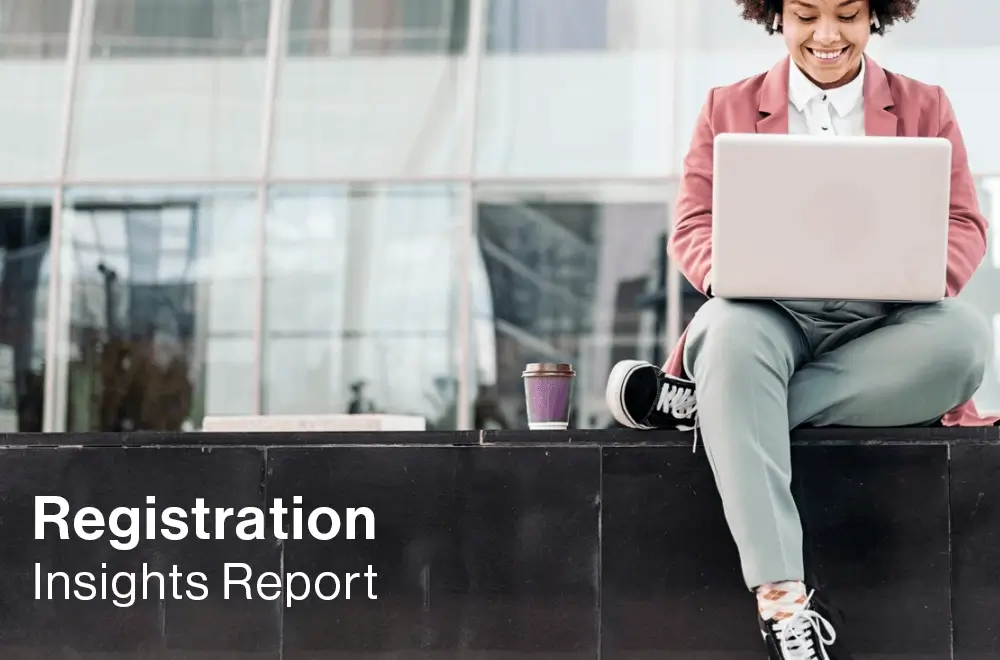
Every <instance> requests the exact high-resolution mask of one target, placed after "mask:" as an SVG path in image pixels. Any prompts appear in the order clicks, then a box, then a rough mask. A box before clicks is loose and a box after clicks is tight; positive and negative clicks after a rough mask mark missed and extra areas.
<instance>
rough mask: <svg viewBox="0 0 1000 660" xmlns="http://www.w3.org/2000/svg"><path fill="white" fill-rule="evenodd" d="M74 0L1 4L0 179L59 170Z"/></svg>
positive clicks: (18, 178)
mask: <svg viewBox="0 0 1000 660" xmlns="http://www.w3.org/2000/svg"><path fill="white" fill-rule="evenodd" d="M71 7H72V0H8V1H6V2H0V89H4V90H6V92H5V93H4V94H0V126H3V127H4V128H3V130H2V131H0V154H3V157H0V181H31V180H35V181H37V180H40V179H53V178H55V177H56V176H58V174H59V162H58V161H59V149H60V142H59V137H60V133H61V131H60V129H61V124H62V109H63V102H64V100H65V93H64V87H65V84H66V43H67V40H68V33H69V19H70V9H71Z"/></svg>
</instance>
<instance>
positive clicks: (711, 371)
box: [607, 0, 997, 659]
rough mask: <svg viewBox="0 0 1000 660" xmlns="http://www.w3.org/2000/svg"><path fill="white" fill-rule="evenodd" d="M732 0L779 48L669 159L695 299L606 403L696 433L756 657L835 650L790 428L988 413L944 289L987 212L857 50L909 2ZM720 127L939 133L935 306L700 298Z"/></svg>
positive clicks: (838, 651) (972, 328) (909, 95)
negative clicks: (794, 481) (940, 217)
mask: <svg viewBox="0 0 1000 660" xmlns="http://www.w3.org/2000/svg"><path fill="white" fill-rule="evenodd" d="M737 1H738V4H740V5H741V6H742V8H743V16H744V18H746V19H747V20H749V21H753V22H756V23H760V24H762V25H764V26H765V28H766V29H767V31H768V32H769V33H771V34H774V33H781V34H782V35H783V37H784V40H785V45H786V46H787V48H788V55H789V56H788V57H787V58H784V59H783V60H782V61H781V62H779V63H778V64H777V65H775V66H774V68H772V69H771V70H770V71H768V72H766V73H763V74H760V75H757V76H754V77H752V78H749V79H746V80H743V81H740V82H737V83H735V84H733V85H729V86H727V87H721V88H717V89H714V90H712V91H711V92H710V94H709V96H708V100H707V102H706V103H705V106H704V108H703V109H702V112H701V115H700V117H699V119H698V122H697V125H696V127H695V132H694V138H693V140H692V143H691V148H690V151H689V153H688V155H687V158H686V159H685V161H684V173H683V177H682V180H681V184H680V190H679V192H678V199H677V209H676V214H675V217H676V222H675V228H674V231H673V234H672V236H671V237H670V254H671V256H672V257H673V258H674V259H675V260H676V262H677V263H678V264H679V267H680V269H681V271H682V272H683V273H684V275H685V276H686V277H687V278H688V280H689V281H690V282H691V283H692V284H693V285H694V286H695V288H697V289H698V290H699V291H701V292H702V293H704V294H705V295H706V296H708V297H709V300H708V301H707V302H706V303H705V304H704V305H703V306H702V307H701V309H700V310H699V311H698V313H697V314H696V315H695V317H694V319H693V321H692V323H691V325H690V327H689V328H688V329H687V330H686V331H685V334H684V337H683V338H682V340H681V342H680V345H679V346H678V347H677V348H676V349H675V350H674V352H673V355H672V356H671V358H670V360H669V361H668V362H667V364H666V365H665V367H664V368H663V369H662V370H661V369H660V368H658V367H656V366H654V365H651V364H649V363H646V362H640V361H632V360H630V361H626V362H622V363H619V364H618V365H616V366H615V368H614V370H613V371H612V374H611V376H610V378H609V381H608V390H607V400H608V405H609V407H610V408H611V409H612V412H613V414H614V416H615V418H616V419H617V420H618V421H619V422H620V423H622V424H624V425H626V426H631V427H633V428H643V429H652V428H667V427H679V428H692V427H694V426H697V427H698V429H696V431H697V430H699V429H700V435H701V436H702V438H703V441H704V444H705V450H706V453H707V455H708V458H709V461H710V463H711V465H712V469H713V472H714V475H715V480H716V484H717V486H718V488H719V491H720V493H721V495H722V501H723V506H724V510H725V514H726V519H727V521H728V523H729V528H730V530H731V532H732V534H733V537H734V539H735V540H736V544H737V546H738V548H739V552H740V557H741V563H742V568H743V574H744V578H745V580H746V583H747V586H748V587H749V588H750V589H751V590H753V591H755V592H756V594H757V601H758V622H759V624H760V628H761V633H762V635H763V637H764V640H765V643H766V644H767V647H768V650H769V653H770V657H771V658H775V659H780V658H796V659H798V658H818V659H826V658H834V659H837V658H846V657H849V656H848V655H847V651H846V650H844V649H843V648H842V646H843V645H842V643H838V642H836V631H835V629H834V625H833V624H834V622H832V621H830V616H829V613H828V610H827V608H826V607H825V606H824V605H823V604H822V601H821V600H820V599H819V597H818V596H816V595H814V594H813V593H812V592H810V591H808V590H807V586H806V585H805V584H804V579H805V571H804V568H803V560H802V528H801V523H800V521H799V517H798V512H797V510H796V507H795V502H794V500H793V499H792V494H791V491H790V487H789V485H790V480H791V460H790V453H791V452H790V447H789V429H792V428H795V427H797V426H799V425H805V424H808V425H811V426H826V425H845V426H908V425H920V424H931V423H938V422H941V423H943V424H945V425H988V424H993V423H995V422H996V421H997V418H995V417H994V418H983V417H981V416H979V415H978V414H977V413H976V411H975V408H974V407H973V406H972V404H971V402H970V399H971V398H972V396H973V395H974V394H975V392H976V390H977V389H978V388H979V386H980V384H981V382H982V380H983V378H984V375H985V372H986V369H987V362H988V360H989V355H990V353H991V350H992V342H993V339H992V336H991V332H990V329H989V326H988V325H987V323H986V321H985V319H984V318H982V317H981V316H980V315H979V314H977V313H976V312H975V311H974V310H973V309H971V308H970V307H969V306H968V305H966V304H965V303H963V302H961V301H959V300H957V299H956V298H955V296H956V295H958V293H959V292H960V291H961V290H962V288H963V287H964V286H965V284H966V282H968V280H969V278H970V277H971V276H972V274H973V272H974V271H975V269H976V268H977V267H978V265H979V263H980V262H981V261H982V259H983V257H984V255H985V251H986V229H987V221H986V218H984V217H983V215H982V214H981V213H980V212H979V208H978V205H977V201H976V191H975V188H974V185H973V179H972V175H971V174H970V172H969V166H968V162H967V156H966V151H965V146H964V144H963V141H962V136H961V133H960V131H959V128H958V125H957V123H956V120H955V115H954V113H953V111H952V107H951V105H950V103H949V101H948V98H947V97H946V96H945V94H944V92H943V91H942V90H941V89H940V88H939V87H935V86H931V85H927V84H924V83H921V82H918V81H915V80H912V79H909V78H905V77H903V76H900V75H897V74H894V73H890V72H887V71H884V70H883V69H882V68H880V67H879V66H878V65H877V64H876V63H875V62H874V61H872V60H871V59H869V58H868V57H867V56H866V55H865V54H864V51H865V47H866V46H867V44H868V40H869V37H870V36H871V35H872V34H879V35H881V34H883V33H884V31H885V29H886V28H887V27H888V26H890V25H892V24H894V23H897V22H900V21H906V20H909V19H910V18H911V17H912V16H913V13H914V11H915V9H916V6H917V0H784V1H782V0H737ZM723 132H741V133H752V132H767V133H800V134H824V135H829V134H835V135H899V136H922V137H925V136H937V137H944V138H947V139H948V140H950V141H951V143H952V147H953V149H952V170H951V206H950V230H949V239H948V240H949V247H948V268H947V297H946V298H945V300H943V301H942V302H940V303H935V304H930V305H892V306H889V305H882V304H877V303H860V302H798V301H787V302H782V303H781V304H779V303H776V302H767V301H760V302H752V301H731V300H722V299H717V298H712V297H711V286H712V240H711V231H712V149H713V140H714V137H715V136H716V135H717V134H719V133H723ZM774 185H775V188H776V190H780V187H781V185H782V184H781V181H775V182H774ZM685 375H687V376H690V377H691V379H692V380H693V382H692V380H687V379H686V378H684V376H685ZM695 387H697V396H695ZM748 388H752V394H753V396H748V392H749V390H748ZM695 402H696V405H695ZM696 408H697V410H696ZM696 415H697V418H696Z"/></svg>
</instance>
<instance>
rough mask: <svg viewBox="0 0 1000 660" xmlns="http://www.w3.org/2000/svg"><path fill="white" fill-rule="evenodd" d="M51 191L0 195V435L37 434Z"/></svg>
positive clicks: (42, 380)
mask: <svg viewBox="0 0 1000 660" xmlns="http://www.w3.org/2000/svg"><path fill="white" fill-rule="evenodd" d="M52 197H53V191H51V190H0V431H3V432H5V433H9V432H14V431H34V432H38V431H41V430H42V411H43V407H44V397H45V387H44V383H45V328H46V321H47V318H48V315H47V310H48V297H47V296H48V288H49V248H50V245H51V243H50V238H51V236H52Z"/></svg>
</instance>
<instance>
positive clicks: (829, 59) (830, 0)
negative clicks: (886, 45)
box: [782, 0, 871, 89]
mask: <svg viewBox="0 0 1000 660" xmlns="http://www.w3.org/2000/svg"><path fill="white" fill-rule="evenodd" d="M782 32H783V33H784V36H785V45H786V46H787V47H788V52H789V53H790V54H791V56H792V61H793V62H795V63H796V64H798V65H799V68H800V69H802V72H803V73H805V74H806V75H807V76H809V77H810V78H812V80H813V82H815V83H816V84H817V85H819V86H820V87H822V88H824V89H829V88H832V87H837V86H839V85H843V84H844V83H846V82H849V81H850V80H852V79H853V78H854V76H855V75H857V72H858V70H859V69H860V67H861V57H862V56H863V55H864V52H865V46H867V45H868V38H869V37H870V36H871V7H870V5H869V0H785V4H784V11H783V12H782Z"/></svg>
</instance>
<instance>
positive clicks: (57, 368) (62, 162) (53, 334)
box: [42, 0, 94, 432]
mask: <svg viewBox="0 0 1000 660" xmlns="http://www.w3.org/2000/svg"><path fill="white" fill-rule="evenodd" d="M93 18H94V7H93V0H73V6H72V10H71V13H70V22H69V33H68V35H67V40H66V81H65V84H64V86H63V112H62V120H61V124H60V145H59V161H58V162H59V170H58V179H57V181H56V188H55V191H54V192H53V195H52V228H51V232H50V235H49V245H50V247H49V284H48V291H47V297H48V303H47V306H46V316H47V317H48V318H47V319H46V323H45V376H44V380H45V382H44V386H43V387H44V391H45V395H44V403H43V409H42V430H43V431H45V432H52V431H62V430H65V424H66V418H65V414H64V413H65V406H57V405H56V398H57V397H61V398H62V399H63V400H65V399H66V398H67V396H68V392H65V391H62V392H59V391H58V388H57V383H58V381H60V380H62V381H63V382H65V378H60V376H61V375H65V374H64V373H63V372H65V371H66V369H68V368H69V365H68V364H66V365H61V364H59V360H60V359H61V358H63V357H66V358H67V359H68V354H69V352H68V351H60V350H59V348H60V343H64V342H66V341H69V336H68V333H67V336H65V337H63V336H62V334H63V333H61V332H60V328H61V327H62V326H63V324H64V322H65V325H66V327H67V328H68V327H69V326H70V324H71V323H72V319H71V318H69V317H67V318H65V319H64V318H63V315H62V314H61V313H60V310H61V309H62V305H61V301H60V296H59V288H60V285H61V281H60V279H61V276H62V268H61V265H62V264H61V261H62V243H63V236H62V233H63V228H62V219H63V193H64V191H65V185H66V184H65V182H66V177H67V173H68V171H69V158H70V154H71V151H72V141H73V110H74V106H75V102H76V84H77V78H78V77H79V69H80V58H81V57H82V53H83V51H84V49H87V50H89V45H90V40H89V39H88V38H87V36H88V35H89V34H90V31H91V28H92V27H93ZM66 309H67V314H69V313H70V312H69V309H70V308H69V306H67V308H66Z"/></svg>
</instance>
